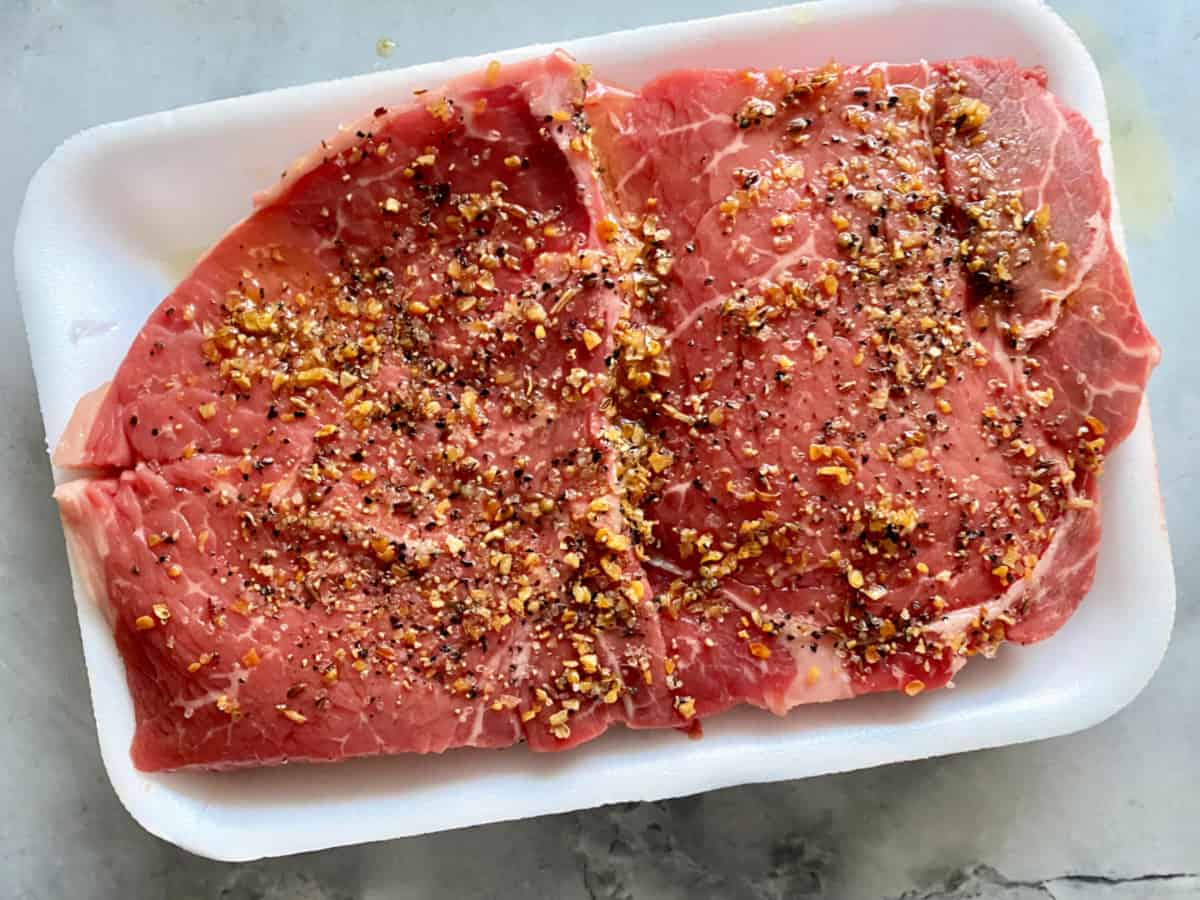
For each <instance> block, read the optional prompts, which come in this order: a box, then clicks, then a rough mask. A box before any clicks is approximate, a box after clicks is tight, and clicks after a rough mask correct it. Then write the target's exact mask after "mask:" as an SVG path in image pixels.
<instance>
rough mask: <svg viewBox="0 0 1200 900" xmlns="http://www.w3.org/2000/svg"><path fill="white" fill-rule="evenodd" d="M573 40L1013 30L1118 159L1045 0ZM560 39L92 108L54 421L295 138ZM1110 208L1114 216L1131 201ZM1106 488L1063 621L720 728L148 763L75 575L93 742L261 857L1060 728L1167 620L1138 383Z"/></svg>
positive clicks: (1162, 542)
mask: <svg viewBox="0 0 1200 900" xmlns="http://www.w3.org/2000/svg"><path fill="white" fill-rule="evenodd" d="M562 46H563V47H564V48H565V49H566V50H568V51H569V52H571V53H572V54H574V55H575V56H576V57H577V58H579V59H580V60H582V61H585V62H589V63H592V64H593V65H594V66H595V67H596V71H597V72H598V73H599V74H600V75H602V76H603V77H605V78H608V79H612V80H616V81H618V82H622V83H625V84H627V85H636V84H639V83H641V82H642V81H644V80H645V79H647V78H649V77H651V76H653V75H655V74H657V73H659V72H663V71H666V70H668V69H671V68H676V67H684V66H697V65H703V66H734V67H742V66H751V65H753V66H759V67H768V66H773V65H783V66H797V65H806V64H821V63H824V62H825V61H827V60H828V59H829V58H831V57H835V58H837V59H838V60H839V61H841V62H847V63H852V62H868V61H872V60H880V59H882V60H888V61H891V62H905V61H915V60H918V59H920V58H928V59H937V58H946V57H953V56H960V55H970V54H978V55H986V56H1013V57H1015V58H1016V59H1017V60H1018V61H1020V62H1021V63H1024V64H1026V65H1043V66H1045V67H1046V68H1047V70H1048V71H1049V77H1050V85H1051V87H1052V88H1053V90H1054V91H1055V92H1057V93H1058V95H1059V96H1060V97H1062V98H1063V100H1065V101H1066V102H1067V103H1069V104H1070V105H1072V106H1074V107H1075V108H1076V109H1078V110H1080V111H1081V112H1082V113H1083V114H1084V115H1086V116H1087V118H1088V119H1089V120H1090V122H1091V123H1092V127H1093V128H1094V129H1095V131H1096V133H1097V134H1098V135H1099V136H1100V138H1101V139H1102V140H1103V141H1104V145H1105V148H1104V166H1105V170H1106V174H1108V176H1109V179H1110V181H1111V179H1112V159H1111V154H1110V152H1109V149H1108V135H1109V127H1108V118H1107V115H1106V113H1105V107H1104V95H1103V90H1102V87H1101V83H1100V78H1099V75H1098V73H1097V71H1096V68H1095V66H1094V64H1093V63H1092V61H1091V59H1090V57H1089V56H1088V54H1087V52H1086V50H1085V49H1084V47H1083V45H1082V44H1081V43H1080V42H1079V40H1078V38H1077V37H1076V36H1075V34H1074V33H1073V32H1072V31H1071V30H1070V29H1069V28H1068V27H1067V26H1066V24H1065V23H1063V22H1062V20H1060V19H1059V18H1058V17H1057V16H1056V15H1054V14H1053V13H1052V12H1050V11H1049V10H1048V9H1047V8H1046V7H1045V6H1044V5H1042V4H1041V3H1039V2H1037V0H1008V2H999V0H995V2H988V0H957V2H950V0H824V2H819V3H812V4H807V5H803V6H795V7H790V8H784V9H776V10H771V11H764V12H753V13H747V14H743V15H737V16H730V17H725V18H721V19H709V20H704V21H695V22H685V23H679V24H671V25H664V26H660V27H654V28H646V29H641V30H637V31H632V32H626V33H621V34H613V35H606V36H602V37H594V38H588V39H585V40H579V41H571V42H567V43H565V44H563V45H562ZM550 49H552V48H551V47H550V46H538V47H526V48H522V49H519V50H512V51H508V52H505V53H498V54H490V55H487V56H481V57H477V58H474V59H459V60H454V61H450V62H445V63H437V64H432V65H423V66H417V67H414V68H409V69H402V70H397V71H391V72H384V73H379V74H373V75H366V76H362V77H359V78H352V79H348V80H343V81H334V82H326V83H322V84H312V85H306V86H302V87H295V88H289V89H286V90H280V91H272V92H270V93H264V94H256V95H253V96H248V97H240V98H237V99H232V100H224V101H220V102H216V103H206V104H204V105H201V106H192V107H187V108H183V109H177V110H172V111H170V112H164V113H159V114H156V115H151V116H145V117H142V118H138V119H133V120H130V121H126V122H119V123H116V124H112V125H105V126H102V127H99V128H94V129H91V130H89V131H86V132H84V133H83V134H80V135H78V136H76V137H74V138H72V139H71V140H70V141H68V142H67V143H66V144H64V145H63V146H62V147H60V148H59V149H58V150H57V151H56V152H55V153H54V155H53V156H51V158H50V159H49V160H48V161H47V162H46V163H45V164H44V165H43V166H42V167H41V169H40V170H39V171H38V173H37V174H36V176H35V177H34V179H33V181H32V183H31V185H30V187H29V192H28V195H27V196H26V200H25V205H24V208H23V209H22V212H21V218H20V222H19V226H18V229H17V239H16V273H17V281H18V286H19V289H20V295H21V300H22V304H23V309H24V315H25V323H26V326H27V328H28V332H29V342H30V347H31V349H32V358H33V365H34V369H35V373H36V376H37V383H38V390H39V394H40V399H41V406H42V413H43V417H44V420H45V426H46V435H47V438H48V440H49V442H50V444H51V445H53V444H54V442H56V441H57V440H58V437H59V434H60V433H61V431H62V429H63V427H64V425H65V423H66V421H67V418H68V416H69V415H70V412H71V410H72V408H73V407H74V405H75V402H76V401H77V400H78V399H79V397H80V396H81V395H82V394H83V393H84V392H85V391H87V390H90V389H91V388H94V387H95V386H96V385H98V384H99V383H100V382H102V381H104V380H106V379H108V378H109V377H111V375H112V373H113V371H114V370H115V367H116V366H117V364H118V362H119V361H120V360H121V358H122V357H123V356H124V354H125V351H126V348H127V347H128V346H129V343H130V341H131V340H132V338H133V336H134V334H135V333H136V332H137V330H138V329H139V328H140V327H141V325H142V322H143V320H144V318H145V317H146V315H147V314H148V313H149V312H150V310H151V309H153V308H154V306H155V305H156V304H157V303H158V301H159V300H160V299H161V298H162V297H163V296H165V295H166V294H167V293H168V292H169V291H170V289H171V288H172V287H173V285H174V283H175V282H176V281H177V280H178V279H179V277H181V276H182V274H183V273H184V272H185V271H186V269H187V267H188V265H189V264H190V262H191V261H192V260H194V259H195V258H197V256H198V255H199V253H200V251H201V250H202V249H203V248H204V247H206V246H207V245H209V244H210V243H211V242H212V241H213V240H215V239H216V238H218V237H219V236H220V235H221V234H222V233H223V232H224V231H225V229H226V228H227V227H228V226H229V225H230V224H231V223H233V222H235V221H237V220H238V219H240V218H241V217H242V216H243V215H245V214H246V212H247V211H248V208H249V203H250V197H251V195H252V194H253V193H254V192H255V191H256V190H259V189H261V188H264V187H266V186H269V185H271V184H272V183H273V182H274V180H275V179H276V178H277V177H278V173H279V172H280V170H281V169H282V168H283V167H284V166H285V165H286V164H287V163H288V162H289V161H290V160H292V159H293V158H294V157H296V156H297V155H299V154H300V153H302V152H304V151H307V150H308V149H310V148H311V147H312V146H314V145H315V144H316V143H317V141H319V140H320V139H321V138H322V137H325V136H327V135H329V134H331V133H332V132H333V131H334V130H335V129H336V127H337V126H338V125H339V123H341V122H343V121H352V120H353V119H355V118H357V117H358V116H359V115H360V114H362V113H363V111H364V110H370V109H372V108H373V107H375V106H380V105H389V106H390V105H394V104H397V103H403V102H405V98H407V97H409V96H410V94H409V91H410V90H411V89H413V88H416V87H436V86H437V85H439V84H440V83H442V82H444V81H446V80H447V79H449V78H451V77H453V76H455V75H458V74H461V73H464V72H467V71H469V70H472V69H475V68H478V67H481V66H484V65H486V63H487V62H488V60H489V59H492V58H498V59H500V60H502V61H505V60H515V59H520V58H525V57H529V56H533V55H537V54H542V53H545V52H548V51H549V50H550ZM1113 224H1114V228H1115V229H1116V231H1117V235H1118V241H1120V240H1121V235H1120V225H1119V222H1118V221H1116V217H1115V216H1114V223H1113ZM1141 302H1142V303H1143V304H1147V305H1148V304H1152V303H1154V302H1155V298H1154V297H1148V296H1142V297H1141ZM56 477H59V478H61V477H63V473H61V472H56ZM1103 495H1104V496H1103V502H1104V544H1103V552H1102V554H1101V561H1100V567H1099V571H1098V573H1097V577H1096V586H1095V587H1094V588H1093V590H1092V592H1091V594H1090V595H1089V596H1088V597H1087V599H1086V600H1085V602H1084V603H1083V605H1082V607H1081V608H1080V610H1079V612H1078V613H1077V614H1076V615H1075V616H1074V618H1072V619H1071V620H1070V621H1069V622H1068V623H1067V624H1066V626H1065V627H1064V628H1063V629H1062V631H1061V632H1060V633H1059V634H1058V635H1056V636H1055V637H1054V638H1052V639H1051V640H1049V641H1046V642H1044V643H1042V644H1039V645H1036V646H1033V647H1027V648H1016V647H1011V648H1010V647H1006V648H1004V649H1002V651H1001V653H1000V655H999V657H998V658H997V659H996V660H994V661H991V662H987V661H982V660H980V661H976V662H975V663H973V664H972V665H969V666H967V668H966V669H965V670H964V672H963V673H961V675H960V677H959V678H958V685H957V687H956V688H955V689H953V690H943V691H936V692H931V693H930V694H928V695H924V696H922V697H920V698H919V699H916V700H913V699H909V698H907V697H902V696H877V697H866V698H862V699H858V700H854V701H853V702H842V703H835V704H829V705H822V706H813V707H808V708H803V707H802V708H800V709H797V710H795V711H793V712H792V713H791V714H790V715H788V716H787V717H786V718H782V719H777V718H775V717H773V716H771V715H770V714H768V713H764V712H760V711H755V710H737V711H734V712H732V713H730V714H727V715H723V716H719V717H717V718H715V719H711V720H708V721H706V722H705V737H704V739H703V740H701V741H688V740H686V739H685V738H683V737H681V736H680V735H679V734H676V733H674V732H666V733H653V732H650V733H647V732H641V733H630V732H626V731H623V730H621V729H617V730H615V731H613V732H611V733H609V734H608V735H606V736H605V737H603V738H602V739H600V740H598V741H596V742H593V743H592V744H589V745H586V746H584V747H581V748H580V749H577V750H574V751H571V752H570V753H564V754H561V755H544V754H534V753H531V752H529V751H527V750H526V749H525V748H523V747H516V748H513V749H511V750H505V751H494V750H493V751H480V750H458V751H453V752H450V753H447V754H445V755H443V756H424V757H422V756H404V757H395V758H387V759H371V760H360V761H355V762H350V763H343V764H339V765H332V766H328V765H327V766H313V765H309V766H289V767H282V768H277V769H264V770H258V771H245V772H235V773H225V774H212V773H184V774H174V775H147V774H144V773H141V772H138V771H136V770H135V769H134V768H133V767H132V765H131V763H130V759H129V752H128V751H129V742H130V737H131V735H132V733H133V711H132V704H131V701H130V697H129V694H128V692H127V690H126V686H125V676H124V671H123V669H122V665H121V661H120V658H119V656H118V654H117V651H116V648H115V645H114V642H113V639H112V636H111V633H110V631H109V628H108V625H107V624H106V622H105V619H104V617H103V616H102V614H101V612H100V611H99V610H98V608H97V607H96V606H95V605H94V603H93V602H92V600H91V599H90V598H89V597H88V596H86V593H85V592H84V591H83V589H82V587H81V585H80V584H79V582H78V580H76V583H75V600H76V603H77V605H78V610H79V623H80V628H81V630H82V633H83V646H84V652H85V654H86V657H87V668H88V676H89V678H90V681H91V690H92V701H93V705H94V708H95V715H96V724H97V729H98V732H99V738H100V748H101V751H102V754H103V757H104V762H105V765H106V766H107V768H108V773H109V776H110V777H111V779H112V783H113V787H114V788H115V789H116V791H117V794H118V796H119V797H120V798H121V801H122V802H123V803H124V804H125V806H126V807H127V808H128V810H129V811H130V813H132V814H133V816H134V818H136V819H137V820H138V821H139V822H140V823H141V824H142V825H143V826H145V827H146V828H147V829H148V830H149V831H151V832H153V833H154V834H157V835H159V836H160V837H163V838H165V839H167V840H169V841H172V842H174V843H176V844H178V845H180V846H182V847H185V848H187V849H188V850H191V851H192V852H194V853H199V854H202V855H204V856H209V857H213V858H217V859H226V860H246V859H254V858H258V857H263V856H278V855H284V854H289V853H297V852H300V851H305V850H313V849H318V848H322V847H331V846H337V845H341V844H350V843H357V842H362V841H370V840H379V839H383V838H394V837H400V836H404V835H411V834H419V833H424V832H431V831H438V830H442V829H448V828H456V827H459V826H465V825H475V824H480V823H485V822H495V821H500V820H504V819H514V818H523V817H528V816H536V815H541V814H544V813H553V812H560V811H565V810H570V809H580V808H585V807H590V806H597V805H601V804H605V803H612V802H616V801H627V800H651V799H659V798H663V797H670V796H680V795H684V794H691V793H696V792H699V791H705V790H710V789H713V788H720V787H725V786H729V785H735V784H743V783H748V782H765V781H777V780H782V779H790V778H802V777H805V776H810V775H818V774H822V773H827V772H835V771H843V770H848V769H856V768H862V767H867V766H875V765H879V764H881V763H889V762H895V761H898V760H907V759H917V758H921V757H928V756H934V755H938V754H945V753H953V752H957V751H963V750H972V749H976V748H980V747H989V746H998V745H1002V744H1013V743H1017V742H1020V741H1029V740H1034V739H1037V738H1045V737H1049V736H1052V735H1060V734H1065V733H1068V732H1071V731H1076V730H1078V729H1082V728H1086V727H1088V726H1090V725H1093V724H1095V723H1097V722H1099V721H1101V720H1103V719H1105V718H1106V717H1108V716H1109V715H1111V714H1113V713H1114V712H1116V711H1117V710H1119V709H1120V708H1121V707H1123V706H1124V705H1125V704H1127V703H1128V702H1129V701H1130V700H1132V699H1133V697H1134V696H1135V695H1136V694H1137V693H1138V692H1139V691H1140V690H1141V689H1142V687H1143V686H1144V685H1145V684H1146V682H1147V681H1148V680H1149V678H1150V676H1151V675H1152V674H1153V672H1154V670H1155V669H1156V668H1157V666H1158V664H1159V661H1160V660H1161V658H1162V655H1163V653H1164V652H1165V650H1166V645H1167V640H1168V636H1169V634H1170V630H1171V623H1172V619H1173V616H1174V606H1175V587H1174V578H1173V574H1172V568H1171V558H1170V548H1169V545H1168V542H1167V533H1166V524H1165V520H1164V518H1163V512H1162V505H1161V500H1160V496H1159V486H1158V477H1157V472H1156V468H1155V458H1154V446H1153V440H1152V433H1151V429H1150V421H1149V417H1148V415H1147V413H1146V410H1145V409H1144V408H1143V413H1142V418H1141V420H1140V421H1139V424H1138V427H1137V429H1136V430H1135V431H1134V433H1133V435H1132V437H1130V439H1129V440H1128V442H1127V443H1126V444H1125V445H1124V446H1122V447H1121V448H1120V449H1119V450H1118V451H1117V452H1116V453H1114V454H1113V456H1112V458H1111V460H1110V461H1109V464H1108V470H1107V472H1106V474H1105V476H1104V482H1103Z"/></svg>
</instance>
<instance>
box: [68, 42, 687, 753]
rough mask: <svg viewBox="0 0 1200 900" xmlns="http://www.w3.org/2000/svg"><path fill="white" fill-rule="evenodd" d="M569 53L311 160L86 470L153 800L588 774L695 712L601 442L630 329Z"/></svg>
mask: <svg viewBox="0 0 1200 900" xmlns="http://www.w3.org/2000/svg"><path fill="white" fill-rule="evenodd" d="M582 96H583V95H582V81H581V79H580V77H579V75H578V67H577V66H576V65H575V64H574V63H573V62H571V61H570V60H568V59H566V58H565V57H562V56H555V57H550V58H548V59H546V60H541V61H537V62H534V63H530V64H526V65H524V66H520V67H517V68H512V69H506V70H504V71H503V72H496V71H494V70H493V71H490V72H488V73H485V74H483V75H482V76H480V77H476V78H471V79H467V80H466V81H464V82H462V83H459V84H456V85H452V86H451V87H450V88H448V89H447V90H446V91H444V92H440V93H437V94H431V95H427V96H426V97H424V98H423V99H424V101H425V102H422V103H421V104H420V105H419V106H417V107H414V108H410V109H405V110H403V111H399V112H388V111H386V110H377V111H376V115H375V116H373V117H372V119H371V120H370V121H368V122H365V123H362V124H360V125H359V127H358V128H357V129H356V130H355V131H354V132H352V134H353V137H352V138H351V139H345V140H343V141H342V142H340V144H338V145H332V146H330V147H328V148H327V149H326V151H325V153H323V154H322V155H321V157H319V158H317V159H314V160H307V161H302V163H301V164H300V165H299V171H298V172H297V173H294V174H292V175H290V176H289V177H288V179H287V180H286V182H285V184H284V185H283V187H282V189H281V190H280V191H278V192H277V193H276V194H275V196H274V197H273V198H272V199H271V200H270V201H269V202H268V203H267V204H266V205H265V206H263V207H262V208H261V209H259V211H258V212H256V213H255V214H254V215H252V216H251V217H250V218H249V219H247V220H246V221H245V222H243V223H242V224H241V225H239V226H237V227H236V228H235V229H234V230H233V231H232V232H230V234H229V235H227V236H226V237H225V238H224V239H223V240H222V241H221V242H220V243H219V244H218V245H217V246H216V247H215V248H214V249H213V250H212V251H210V252H209V254H208V255H207V256H206V257H205V258H204V259H203V260H202V261H201V262H200V263H199V265H198V266H197V267H196V269H195V270H194V271H193V273H192V274H191V275H190V276H189V277H188V278H187V279H186V280H185V281H184V282H183V283H182V284H181V285H180V286H179V288H178V289H177V290H176V291H175V292H174V293H173V294H172V295H171V297H169V298H168V299H167V300H165V301H164V302H163V304H162V305H161V306H160V307H159V308H158V309H157V310H156V311H155V312H154V313H153V314H152V316H151V318H150V321H149V322H148V324H147V325H146V327H145V328H144V329H143V331H142V332H141V334H140V335H139V337H138V339H137V340H136V341H135V343H134V346H133V348H132V350H131V351H130V353H129V356H128V357H127V359H126V360H125V362H124V363H123V364H122V366H121V368H120V370H119V371H118V373H117V375H116V377H115V379H114V380H113V383H112V385H111V386H110V387H109V388H108V389H107V391H106V392H105V393H104V394H103V397H102V398H101V399H99V400H98V401H94V402H93V403H92V404H91V406H93V407H97V409H95V410H94V411H93V410H90V409H89V410H85V411H84V413H83V415H85V416H91V417H92V418H90V419H88V420H86V421H83V422H80V423H75V424H74V425H73V426H72V429H71V431H70V433H69V434H68V438H67V440H66V441H65V442H64V444H63V445H62V447H60V449H59V455H58V462H59V464H60V465H72V466H91V467H117V468H121V469H123V471H121V472H120V473H119V474H115V475H114V476H112V477H105V478H97V479H91V480H84V481H75V482H71V483H70V484H68V485H66V486H65V487H63V488H62V489H61V490H60V492H59V498H60V503H61V506H62V510H63V515H64V517H65V519H66V521H67V523H68V527H69V530H70V531H71V533H72V544H73V547H74V549H75V552H76V556H77V558H79V559H81V560H82V561H83V568H84V570H85V571H93V570H94V571H95V573H96V574H95V575H94V576H93V578H92V581H93V583H94V584H95V585H96V586H97V587H98V588H100V590H99V594H100V595H102V596H103V595H107V598H108V603H109V605H110V608H111V609H112V612H113V615H114V625H115V629H116V633H117V639H118V642H119V644H120V647H121V650H122V653H123V655H124V657H125V659H126V662H127V664H128V670H129V677H130V683H131V686H132V690H133V695H134V698H135V701H136V705H137V719H138V728H137V736H136V738H135V740H134V746H133V754H134V760H135V762H136V764H137V765H138V766H140V767H142V768H146V769H160V768H176V767H180V766H186V765H197V764H199V765H207V766H215V765H226V764H241V763H250V762H279V761H283V760H287V759H334V758H340V757H343V756H354V755H361V754H365V753H379V752H386V751H392V752H394V751H401V750H417V751H438V750H443V749H445V748H446V747H450V746H458V745H474V746H500V745H505V744H510V743H513V742H514V741H517V740H520V739H526V740H528V741H529V742H530V743H531V744H532V745H534V746H535V747H541V746H547V747H550V746H561V745H568V744H571V743H575V742H577V741H580V740H584V739H586V738H588V737H591V736H594V735H595V734H597V733H599V732H600V731H602V730H603V729H604V728H605V727H606V725H607V723H608V722H609V721H610V720H613V719H619V720H623V721H627V722H629V723H630V724H633V725H637V724H640V722H641V720H642V719H644V718H647V717H651V718H654V717H657V718H654V720H655V721H657V720H658V719H661V718H663V717H664V716H665V715H667V714H668V713H669V708H664V709H663V710H662V711H661V712H658V711H656V707H657V706H661V705H662V704H663V702H664V701H663V699H662V697H661V696H659V694H658V693H656V691H657V692H659V693H661V692H662V684H663V682H662V679H661V677H660V678H659V679H658V681H657V682H655V681H654V680H653V679H652V676H651V665H652V663H654V662H655V661H657V660H661V658H662V655H663V651H662V647H661V637H660V633H659V630H658V627H657V620H656V617H655V616H654V614H653V610H652V607H651V606H650V603H651V599H652V598H651V596H650V594H649V592H648V591H647V590H646V589H645V584H644V581H643V580H642V578H641V575H640V567H639V566H637V565H636V563H635V562H634V560H633V557H632V554H631V551H630V542H629V538H628V536H627V534H626V531H625V529H624V526H623V524H622V519H621V515H620V509H619V504H620V501H619V497H618V496H617V493H616V485H615V481H614V478H615V466H614V460H613V451H612V450H611V448H610V447H609V446H608V445H607V444H606V443H605V442H604V441H603V440H602V438H601V433H600V432H601V430H602V428H603V427H604V425H605V419H604V417H603V415H602V414H601V412H600V408H601V404H602V402H603V401H604V398H605V396H606V390H605V383H606V377H607V376H606V367H605V358H606V356H607V355H608V354H609V353H610V352H611V348H612V343H611V341H612V338H611V335H612V329H613V324H614V322H615V320H616V319H617V317H618V316H619V315H620V313H621V310H622V308H623V307H622V304H621V301H620V300H619V298H618V296H617V294H616V293H615V290H614V289H615V282H614V281H612V280H611V279H610V276H609V275H608V274H607V273H606V269H605V267H606V261H605V257H604V256H603V255H602V254H601V253H599V252H597V251H596V250H595V249H594V248H595V247H596V246H598V243H599V242H598V240H597V239H596V237H595V233H594V228H593V225H594V223H595V221H596V220H597V219H598V218H599V212H598V207H599V203H600V199H599V194H598V183H597V182H596V180H595V179H594V177H593V176H592V174H591V163H590V161H589V157H588V153H587V147H586V145H585V143H584V142H583V141H582V137H581V131H580V127H579V126H580V122H581V119H579V118H578V109H579V102H580V101H581V99H582Z"/></svg>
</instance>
